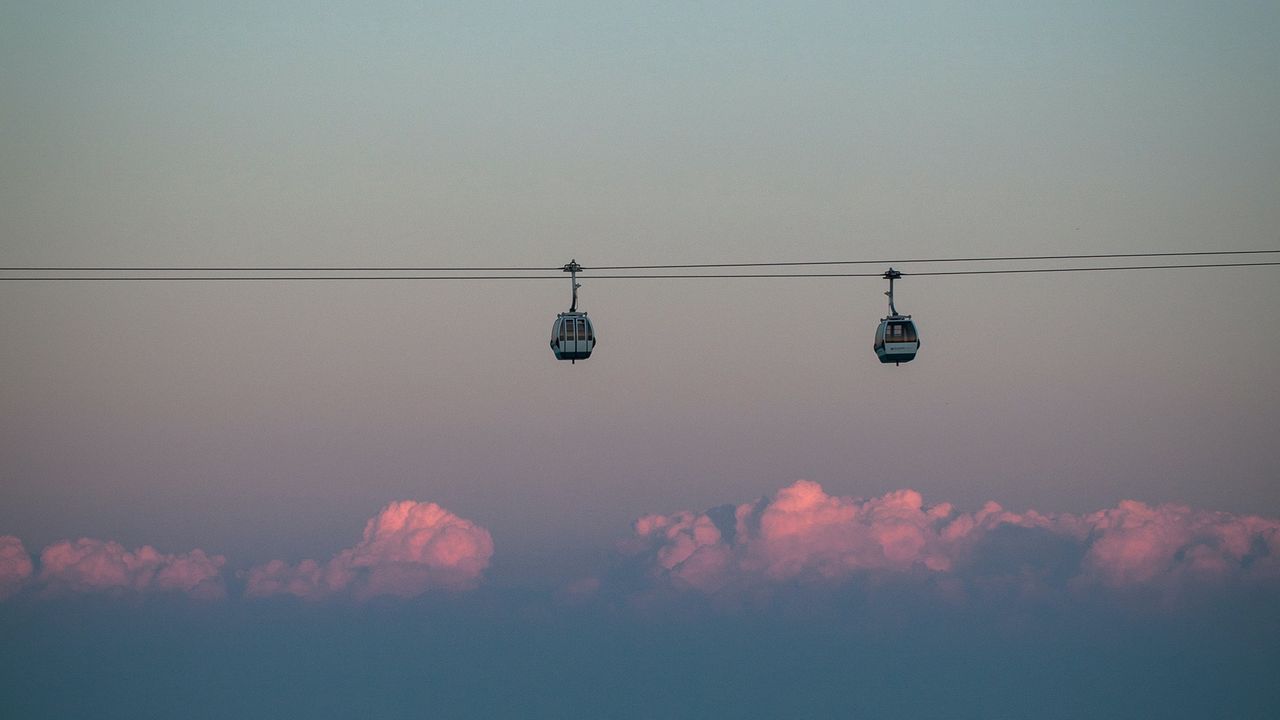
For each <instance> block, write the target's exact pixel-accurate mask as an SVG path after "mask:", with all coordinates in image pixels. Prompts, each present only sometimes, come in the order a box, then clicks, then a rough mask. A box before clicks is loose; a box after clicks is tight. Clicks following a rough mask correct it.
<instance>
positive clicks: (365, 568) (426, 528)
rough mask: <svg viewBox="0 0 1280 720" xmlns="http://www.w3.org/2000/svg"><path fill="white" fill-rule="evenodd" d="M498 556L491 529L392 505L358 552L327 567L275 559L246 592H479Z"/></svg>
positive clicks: (423, 506) (435, 509)
mask: <svg viewBox="0 0 1280 720" xmlns="http://www.w3.org/2000/svg"><path fill="white" fill-rule="evenodd" d="M492 555H493V539H492V537H490V535H489V531H488V530H486V529H485V528H483V527H480V526H479V525H476V524H475V523H473V522H471V521H470V520H466V519H463V518H460V517H458V516H457V515H454V514H453V513H451V512H449V511H448V510H445V509H444V508H442V507H440V506H439V505H436V504H435V503H421V502H414V501H412V500H401V501H399V502H393V503H391V504H390V505H387V506H386V507H385V508H383V509H382V511H381V512H379V513H378V514H377V515H376V516H374V517H373V518H371V519H370V520H369V522H368V523H366V524H365V527H364V537H363V539H362V540H361V541H360V542H359V543H357V544H356V546H355V547H352V548H348V549H346V550H343V551H342V552H339V553H338V554H337V555H335V556H334V557H333V558H331V559H330V560H329V561H328V562H324V563H320V562H317V561H315V560H304V561H302V562H301V563H298V564H297V565H289V564H288V563H285V562H284V561H282V560H272V561H271V562H268V563H266V564H264V565H258V566H256V567H254V568H253V569H251V570H250V571H249V573H248V576H247V577H248V583H247V587H246V589H245V592H246V594H248V595H250V596H254V597H266V596H270V595H282V594H285V595H296V596H298V597H301V598H306V599H319V598H323V597H328V596H333V595H339V594H351V595H353V596H354V597H356V598H357V599H368V598H371V597H374V596H378V595H392V596H398V597H412V596H415V595H420V594H422V593H424V592H427V591H428V590H432V589H437V588H439V589H445V590H466V589H470V588H473V587H475V586H476V584H477V583H478V582H479V580H480V576H481V574H482V573H483V572H484V570H485V568H486V567H488V566H489V558H490V557H492Z"/></svg>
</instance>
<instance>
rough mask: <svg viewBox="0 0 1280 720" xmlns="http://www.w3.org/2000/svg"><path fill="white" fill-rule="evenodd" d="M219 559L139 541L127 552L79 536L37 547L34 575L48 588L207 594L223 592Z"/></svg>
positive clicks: (223, 560) (214, 595)
mask: <svg viewBox="0 0 1280 720" xmlns="http://www.w3.org/2000/svg"><path fill="white" fill-rule="evenodd" d="M225 563H226V558H224V557H222V556H221V555H213V556H210V555H207V554H205V552H204V551H203V550H192V551H191V552H189V553H184V554H182V555H167V554H164V553H161V552H159V551H157V550H156V549H155V548H153V547H151V546H150V545H144V546H142V547H140V548H138V549H137V550H134V551H132V552H130V551H128V550H126V549H125V548H124V547H123V546H122V545H120V544H119V543H117V542H112V541H104V540H94V539H91V538H81V539H79V540H76V541H75V542H71V541H70V540H63V541H62V542H58V543H54V544H53V545H50V546H49V547H46V548H45V549H44V550H43V551H41V553H40V577H39V579H40V582H41V583H42V584H44V586H45V587H46V588H48V589H49V590H52V591H68V592H98V591H131V592H138V593H143V592H154V591H170V592H180V593H185V594H187V595H190V596H192V597H196V598H202V599H213V598H220V597H223V596H225V595H226V588H225V586H224V584H223V581H222V575H221V570H222V566H223V565H224V564H225Z"/></svg>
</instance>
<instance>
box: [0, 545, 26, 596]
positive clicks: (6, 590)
mask: <svg viewBox="0 0 1280 720" xmlns="http://www.w3.org/2000/svg"><path fill="white" fill-rule="evenodd" d="M31 570H32V568H31V556H30V555H28V554H27V549H26V548H25V547H23V546H22V541H21V540H19V539H18V538H16V537H14V536H12V535H0V600H3V599H5V598H7V597H9V596H10V595H12V594H14V593H16V592H18V590H20V589H21V588H22V586H23V585H25V584H26V583H27V580H29V579H30V578H31Z"/></svg>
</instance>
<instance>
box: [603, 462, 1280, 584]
mask: <svg viewBox="0 0 1280 720" xmlns="http://www.w3.org/2000/svg"><path fill="white" fill-rule="evenodd" d="M634 531H635V534H634V536H633V537H632V538H631V539H629V540H628V541H626V542H624V543H623V546H622V551H623V555H624V556H626V557H628V558H630V559H632V560H633V561H636V560H638V561H639V563H640V566H641V567H643V569H644V571H645V572H646V573H647V575H648V577H649V580H650V581H651V583H656V584H657V585H658V586H666V587H670V588H674V589H684V590H689V591H694V592H698V593H702V594H708V595H714V594H717V593H728V592H732V591H734V590H741V589H743V588H750V587H760V586H768V585H781V584H801V585H812V584H837V583H840V582H843V581H848V580H851V579H856V578H884V577H888V576H896V577H916V578H920V579H924V580H927V581H930V582H932V583H933V584H934V586H935V587H937V588H940V589H942V590H943V591H945V592H947V593H951V594H952V595H955V596H963V595H965V594H966V593H971V592H972V591H973V590H974V589H975V588H978V589H981V588H983V587H986V588H990V587H991V586H992V585H993V584H999V583H1005V584H1006V585H1007V584H1009V583H1012V584H1014V585H1016V586H1017V588H1018V591H1019V592H1030V591H1035V590H1036V589H1037V586H1039V589H1041V590H1043V589H1045V588H1046V587H1048V588H1049V589H1054V586H1055V584H1057V585H1060V587H1057V588H1056V589H1061V590H1065V591H1070V592H1076V593H1081V594H1084V593H1090V592H1093V591H1094V590H1096V589H1098V588H1105V589H1108V590H1112V591H1120V592H1125V591H1138V592H1147V591H1154V592H1157V593H1159V594H1162V595H1166V596H1171V595H1176V594H1178V593H1180V592H1181V591H1184V590H1190V589H1195V588H1202V587H1203V588H1213V587H1217V586H1221V585H1223V584H1226V583H1232V584H1241V583H1243V584H1249V583H1255V584H1256V583H1260V582H1276V581H1278V580H1280V521H1276V520H1270V519H1265V518H1261V517H1253V516H1239V515H1232V514H1229V513H1220V512H1204V511H1193V510H1191V509H1190V508H1187V507H1183V506H1179V505H1158V506H1154V507H1153V506H1149V505H1146V504H1144V503H1141V502H1135V501H1124V502H1121V503H1120V504H1119V505H1118V506H1117V507H1115V508H1111V509H1107V510H1101V511H1098V512H1095V513H1091V514H1086V515H1072V514H1041V513H1038V512H1036V511H1028V512H1026V513H1014V512H1009V511H1006V510H1005V509H1003V508H1002V507H1000V506H999V505H997V504H996V503H987V505H985V506H984V507H983V508H982V509H980V510H978V511H977V512H974V513H961V512H957V511H955V509H954V508H953V507H952V506H951V505H950V504H948V503H940V504H937V505H932V506H929V505H925V503H924V500H923V498H922V497H921V495H920V494H919V493H918V492H915V491H914V490H898V491H895V492H891V493H888V494H886V495H883V496H880V497H875V498H870V499H865V500H863V499H855V498H848V497H839V496H833V495H828V494H827V493H826V492H825V491H824V490H823V488H822V486H821V485H819V484H817V483H814V482H810V481H805V480H801V481H798V482H795V483H793V484H792V485H789V486H787V487H784V488H782V489H781V490H778V491H777V492H776V493H774V494H773V496H771V497H766V498H762V499H761V500H759V501H758V502H755V503H747V504H743V505H738V506H722V507H719V508H715V509H713V510H709V511H707V512H703V513H695V512H678V513H674V514H670V515H647V516H645V517H642V518H640V519H639V520H638V521H636V523H635V526H634Z"/></svg>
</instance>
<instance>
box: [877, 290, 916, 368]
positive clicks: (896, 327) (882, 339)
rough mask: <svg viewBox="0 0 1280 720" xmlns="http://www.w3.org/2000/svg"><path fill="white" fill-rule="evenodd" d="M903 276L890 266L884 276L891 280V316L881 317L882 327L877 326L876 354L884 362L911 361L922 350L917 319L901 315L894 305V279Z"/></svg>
mask: <svg viewBox="0 0 1280 720" xmlns="http://www.w3.org/2000/svg"><path fill="white" fill-rule="evenodd" d="M901 277H902V273H900V272H898V271H897V270H894V269H893V268H889V270H888V272H886V273H885V274H884V278H885V279H886V280H888V281H889V292H886V293H885V295H888V296H889V316H888V317H885V318H881V319H880V327H878V328H876V342H875V345H873V346H872V347H874V348H875V351H876V356H877V357H879V358H880V362H882V363H893V364H894V365H900V364H902V363H904V362H911V361H912V360H914V359H915V357H916V352H918V351H919V350H920V334H919V332H917V331H916V324H915V321H914V320H912V319H911V316H910V315H899V314H898V309H897V308H896V307H894V305H893V281H894V280H897V279H898V278H901Z"/></svg>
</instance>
